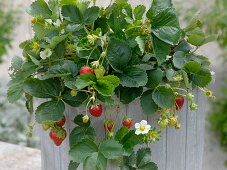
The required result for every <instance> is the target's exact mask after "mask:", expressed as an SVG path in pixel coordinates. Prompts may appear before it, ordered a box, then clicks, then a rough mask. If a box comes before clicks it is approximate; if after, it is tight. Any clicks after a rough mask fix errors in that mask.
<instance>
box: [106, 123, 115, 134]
mask: <svg viewBox="0 0 227 170" xmlns="http://www.w3.org/2000/svg"><path fill="white" fill-rule="evenodd" d="M113 126H114V123H113V122H112V121H106V122H105V124H104V128H105V129H106V130H108V131H109V132H111V131H112V130H113Z"/></svg>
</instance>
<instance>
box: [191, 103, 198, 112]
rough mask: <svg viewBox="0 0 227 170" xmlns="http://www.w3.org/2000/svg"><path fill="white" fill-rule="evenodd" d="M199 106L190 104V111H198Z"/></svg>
mask: <svg viewBox="0 0 227 170" xmlns="http://www.w3.org/2000/svg"><path fill="white" fill-rule="evenodd" d="M197 108H198V106H197V104H195V103H192V104H190V109H191V110H197Z"/></svg>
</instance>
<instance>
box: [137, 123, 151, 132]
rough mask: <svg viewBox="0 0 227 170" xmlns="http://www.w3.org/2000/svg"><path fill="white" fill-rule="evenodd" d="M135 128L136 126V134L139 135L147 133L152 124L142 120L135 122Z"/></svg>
mask: <svg viewBox="0 0 227 170" xmlns="http://www.w3.org/2000/svg"><path fill="white" fill-rule="evenodd" d="M135 128H136V132H135V134H136V135H139V134H147V133H148V132H149V130H150V129H151V126H150V125H148V124H147V121H146V120H142V121H141V122H140V123H136V124H135Z"/></svg>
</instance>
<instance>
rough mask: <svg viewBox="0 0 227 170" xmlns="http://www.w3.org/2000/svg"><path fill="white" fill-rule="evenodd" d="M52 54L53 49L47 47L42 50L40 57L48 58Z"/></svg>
mask: <svg viewBox="0 0 227 170" xmlns="http://www.w3.org/2000/svg"><path fill="white" fill-rule="evenodd" d="M51 55H52V51H51V49H49V48H47V49H45V50H44V51H41V52H40V57H41V58H42V59H46V58H48V57H50V56H51Z"/></svg>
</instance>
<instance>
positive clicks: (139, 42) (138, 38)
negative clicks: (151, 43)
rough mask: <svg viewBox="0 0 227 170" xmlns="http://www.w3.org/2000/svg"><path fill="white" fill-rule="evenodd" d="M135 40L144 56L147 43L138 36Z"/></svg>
mask: <svg viewBox="0 0 227 170" xmlns="http://www.w3.org/2000/svg"><path fill="white" fill-rule="evenodd" d="M135 40H136V42H137V44H138V46H139V48H140V51H141V53H142V54H143V53H144V51H145V42H144V40H143V38H142V37H141V36H137V37H136V39H135Z"/></svg>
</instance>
